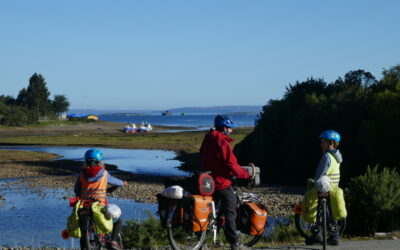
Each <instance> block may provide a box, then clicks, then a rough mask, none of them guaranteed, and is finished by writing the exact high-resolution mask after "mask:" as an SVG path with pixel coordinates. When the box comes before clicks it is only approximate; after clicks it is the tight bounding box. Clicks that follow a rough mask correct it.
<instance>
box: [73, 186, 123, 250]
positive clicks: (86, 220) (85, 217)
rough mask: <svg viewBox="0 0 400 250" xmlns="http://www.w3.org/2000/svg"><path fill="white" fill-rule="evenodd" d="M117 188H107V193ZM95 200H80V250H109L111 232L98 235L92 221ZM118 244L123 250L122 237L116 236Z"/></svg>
mask: <svg viewBox="0 0 400 250" xmlns="http://www.w3.org/2000/svg"><path fill="white" fill-rule="evenodd" d="M117 188H118V187H117V186H112V187H110V188H107V190H106V192H107V193H112V192H113V191H115V190H116V189H117ZM93 202H96V200H81V205H82V208H80V209H79V210H78V215H79V226H80V229H81V235H82V236H81V238H80V246H81V249H87V250H100V249H111V241H112V232H111V233H108V234H100V233H99V232H98V231H97V229H96V223H95V221H94V219H93V211H92V203H93ZM118 243H119V246H120V248H121V249H122V248H123V244H122V235H121V234H118Z"/></svg>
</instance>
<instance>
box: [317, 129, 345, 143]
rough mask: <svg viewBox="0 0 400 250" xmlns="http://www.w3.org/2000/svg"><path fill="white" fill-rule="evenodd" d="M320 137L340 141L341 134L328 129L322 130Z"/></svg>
mask: <svg viewBox="0 0 400 250" xmlns="http://www.w3.org/2000/svg"><path fill="white" fill-rule="evenodd" d="M319 138H322V139H326V140H330V141H335V142H340V134H339V133H338V132H336V131H334V130H326V131H324V132H322V134H321V135H320V136H319Z"/></svg>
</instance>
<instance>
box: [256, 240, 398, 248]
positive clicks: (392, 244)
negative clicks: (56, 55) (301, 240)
mask: <svg viewBox="0 0 400 250" xmlns="http://www.w3.org/2000/svg"><path fill="white" fill-rule="evenodd" d="M264 249H298V250H315V249H322V245H312V246H301V245H297V246H285V247H271V248H264ZM326 249H332V250H342V249H346V250H363V249H377V250H381V249H383V250H399V249H400V240H367V241H341V242H340V243H339V246H327V248H326Z"/></svg>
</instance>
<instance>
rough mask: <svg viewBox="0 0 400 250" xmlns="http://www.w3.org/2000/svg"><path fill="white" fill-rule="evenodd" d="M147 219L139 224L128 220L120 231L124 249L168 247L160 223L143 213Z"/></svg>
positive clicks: (152, 216) (165, 234)
mask: <svg viewBox="0 0 400 250" xmlns="http://www.w3.org/2000/svg"><path fill="white" fill-rule="evenodd" d="M145 212H146V214H147V216H148V217H149V218H148V219H147V220H142V221H140V222H137V221H134V220H128V221H126V222H125V225H124V227H123V229H122V235H123V242H124V248H127V249H131V248H146V249H149V248H151V249H155V248H158V247H161V246H165V245H168V239H167V231H166V230H165V229H164V228H162V227H161V224H160V221H159V220H158V219H157V218H155V217H154V215H152V214H151V212H150V211H148V210H146V211H145Z"/></svg>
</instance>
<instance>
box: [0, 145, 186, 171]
mask: <svg viewBox="0 0 400 250" xmlns="http://www.w3.org/2000/svg"><path fill="white" fill-rule="evenodd" d="M0 149H16V150H28V151H38V152H46V153H53V154H58V155H61V156H62V158H61V159H67V160H77V161H82V160H83V156H84V154H85V152H86V150H88V148H87V147H29V146H15V147H1V148H0ZM98 149H100V150H101V151H102V152H103V154H104V161H105V162H106V163H108V164H113V165H117V166H118V168H119V169H121V170H125V171H129V172H132V173H135V174H149V175H188V174H187V173H186V172H184V171H181V170H179V169H178V168H177V167H178V166H179V165H180V164H181V162H180V161H177V160H173V159H174V158H175V157H176V154H175V152H173V151H164V150H145V149H115V148H98Z"/></svg>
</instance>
